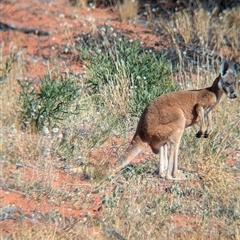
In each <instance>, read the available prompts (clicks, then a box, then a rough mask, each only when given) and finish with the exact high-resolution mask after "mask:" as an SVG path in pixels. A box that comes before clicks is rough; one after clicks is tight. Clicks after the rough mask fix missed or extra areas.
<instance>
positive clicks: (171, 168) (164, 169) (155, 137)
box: [115, 62, 236, 179]
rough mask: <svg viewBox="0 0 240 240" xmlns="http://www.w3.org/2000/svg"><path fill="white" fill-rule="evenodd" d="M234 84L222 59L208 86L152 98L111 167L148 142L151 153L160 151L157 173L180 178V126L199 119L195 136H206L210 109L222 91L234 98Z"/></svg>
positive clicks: (121, 163)
mask: <svg viewBox="0 0 240 240" xmlns="http://www.w3.org/2000/svg"><path fill="white" fill-rule="evenodd" d="M235 84H236V83H235V79H234V77H233V73H232V71H231V69H230V65H229V63H227V62H225V63H224V64H223V66H222V74H220V75H219V76H218V77H217V78H216V79H215V81H214V82H213V84H212V86H211V87H208V88H204V89H199V90H190V91H179V92H170V93H167V94H164V95H161V96H159V97H157V98H156V99H154V100H153V101H152V102H150V104H149V105H148V106H147V107H146V108H145V110H144V111H143V113H142V115H141V117H140V120H139V122H138V126H137V130H136V133H135V135H134V137H133V140H132V142H131V145H130V147H129V148H128V150H127V151H126V153H125V155H124V156H122V157H121V158H120V159H119V161H118V162H117V165H116V167H115V171H119V170H120V169H122V168H123V167H124V166H126V165H127V164H128V163H130V161H131V160H132V159H133V158H134V157H135V156H136V155H137V154H138V153H139V152H140V151H141V150H143V149H144V147H145V145H146V144H148V145H150V147H151V149H152V151H153V153H155V154H158V153H160V169H159V173H160V176H161V177H165V178H166V179H184V176H183V174H182V173H181V172H180V171H179V170H178V166H177V158H178V149H179V144H180V140H181V137H182V134H183V132H184V129H185V128H187V127H190V126H192V125H193V124H195V123H196V122H198V121H200V130H199V131H198V132H197V134H196V137H201V136H202V135H203V136H204V137H208V136H209V134H210V133H211V131H212V117H211V111H212V109H213V108H214V107H215V106H216V105H217V104H218V103H219V101H220V99H221V97H222V95H223V93H224V92H225V93H226V94H228V97H229V98H236V94H235V92H234V91H235V86H236V85H235ZM205 120H207V122H208V124H206V121H205ZM168 149H169V151H168Z"/></svg>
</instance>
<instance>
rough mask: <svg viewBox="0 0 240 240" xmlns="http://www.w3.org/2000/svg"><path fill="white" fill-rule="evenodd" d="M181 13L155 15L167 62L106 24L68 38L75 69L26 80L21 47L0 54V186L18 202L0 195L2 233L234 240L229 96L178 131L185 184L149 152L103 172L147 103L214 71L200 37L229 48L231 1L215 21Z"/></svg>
mask: <svg viewBox="0 0 240 240" xmlns="http://www.w3.org/2000/svg"><path fill="white" fill-rule="evenodd" d="M79 2H81V1H79ZM83 2H85V3H86V1H83ZM192 11H193V12H189V11H187V10H183V11H182V12H177V13H175V14H173V16H172V19H170V20H172V23H171V21H167V20H166V19H163V18H161V16H158V18H156V21H159V22H158V24H159V25H161V24H162V23H164V24H165V25H164V26H165V28H164V29H165V32H164V33H165V34H166V35H165V36H166V37H167V38H168V39H171V41H172V43H173V45H171V46H170V47H171V48H172V52H177V53H178V58H177V59H178V66H177V67H176V68H173V67H172V65H174V66H176V64H175V62H176V58H174V59H173V60H172V59H170V57H171V54H168V55H166V53H162V52H157V51H155V50H154V49H149V48H146V47H143V46H142V45H141V43H140V42H139V41H133V39H128V38H127V37H124V36H123V35H121V34H120V33H119V32H117V31H115V29H113V30H112V28H111V26H108V27H107V26H100V27H95V28H94V29H95V30H94V32H90V33H89V34H82V35H80V36H78V37H77V38H76V40H77V42H76V46H77V47H76V48H77V49H78V50H79V55H80V59H81V61H82V64H84V65H85V66H86V74H85V75H84V76H83V77H82V76H81V77H76V76H73V75H71V74H66V75H64V77H62V76H61V75H60V76H59V77H55V76H53V75H50V74H46V75H45V77H43V78H42V80H41V81H40V82H39V83H36V82H33V83H32V84H30V82H31V81H29V79H25V78H24V74H23V72H24V71H25V70H24V55H21V54H20V53H15V54H11V55H8V56H5V55H4V54H3V52H1V54H2V55H1V58H0V60H1V73H2V76H1V77H0V80H1V81H0V84H1V98H0V101H1V127H2V128H1V138H0V152H1V159H0V161H1V167H0V168H1V171H0V178H1V186H2V189H1V194H2V196H3V197H4V196H5V195H4V194H6V195H8V194H9V193H12V194H14V198H15V199H17V200H18V201H23V204H19V205H17V204H15V205H13V204H6V203H1V209H0V217H1V219H2V226H3V227H5V225H4V224H6V223H7V221H11V225H12V223H14V225H13V226H14V227H13V229H12V230H11V231H6V232H5V233H4V235H3V239H40V238H47V239H89V240H90V239H100V240H101V239H116V238H117V237H118V238H120V237H121V236H122V239H128V240H131V239H139V240H141V239H234V240H238V239H239V236H240V230H239V229H240V195H239V193H240V163H239V162H240V160H239V153H240V141H239V136H240V118H239V103H240V101H239V98H238V99H236V100H234V101H230V100H228V99H224V100H223V101H222V102H221V103H220V104H219V106H218V108H217V109H216V110H215V111H214V113H213V122H214V132H213V134H212V135H211V136H210V138H209V139H197V138H195V132H196V130H195V129H187V130H186V131H185V133H184V136H183V138H182V142H181V149H180V155H179V160H180V161H179V165H180V168H182V169H183V170H184V171H185V172H186V173H187V174H188V180H187V181H183V182H168V181H164V180H161V179H160V178H159V176H158V174H157V173H156V170H157V169H158V159H157V158H156V157H155V156H154V155H150V154H149V155H143V157H142V158H141V157H140V163H138V164H134V163H133V164H132V165H129V166H127V167H126V168H124V169H123V170H122V172H121V173H119V174H118V175H117V176H115V177H112V176H109V175H107V172H108V168H111V164H112V162H114V161H115V159H116V158H117V157H118V156H119V155H120V154H121V153H122V152H123V150H124V149H125V147H126V145H127V142H128V141H129V139H130V138H131V136H132V134H133V133H134V130H135V127H136V124H137V120H138V117H136V116H139V115H140V114H141V111H142V109H143V108H144V107H145V106H146V104H147V103H148V102H149V101H150V100H151V99H153V98H155V97H156V96H158V95H160V94H163V93H165V92H168V91H173V90H175V89H179V88H183V89H189V88H201V87H205V86H207V85H209V84H210V83H211V82H212V80H213V79H214V78H215V77H217V76H218V74H219V69H218V65H219V64H218V62H217V61H216V60H215V59H214V57H213V56H206V55H201V52H204V51H205V50H206V48H205V45H204V44H202V45H201V44H200V43H201V41H200V40H201V36H202V39H203V41H205V43H207V44H208V47H207V49H214V48H216V49H217V50H218V51H220V50H221V48H222V47H223V48H225V47H229V49H230V50H231V51H232V53H234V54H236V53H238V52H239V50H238V49H239V44H240V42H239V36H238V35H237V34H238V33H239V31H237V29H236V26H237V25H235V24H238V22H237V21H238V20H236V19H238V15H239V14H238V11H239V9H238V8H236V9H234V8H233V9H231V10H229V11H226V12H224V13H223V15H222V17H223V18H224V19H225V20H226V19H228V20H226V21H224V20H223V19H219V21H216V22H213V21H212V20H211V21H210V17H211V19H213V18H214V16H209V14H208V13H207V12H206V10H205V9H204V8H199V9H193V10H192ZM230 12H231V14H230ZM192 13H194V14H193V15H192ZM233 13H234V14H233ZM123 14H124V12H123ZM200 16H201V17H200ZM225 17H226V18H225ZM121 18H122V17H121ZM192 18H194V20H193V21H192V20H191V21H190V19H192ZM230 18H231V19H232V20H231V19H230ZM188 23H189V24H188ZM223 23H224V24H223ZM171 24H174V27H176V32H175V31H174V28H173V25H171ZM230 25H231V26H230ZM185 26H186V28H184V27H185ZM213 29H215V30H216V29H217V31H216V32H214V31H213ZM213 32H214V34H215V35H214V34H213ZM234 32H236V35H234ZM115 34H116V35H115ZM223 36H226V37H227V39H228V41H229V42H230V45H226V43H225V42H224V41H223ZM180 37H181V39H182V40H183V42H184V45H182V44H181V42H179V41H177V40H178V39H179V38H180ZM139 40H140V39H139ZM79 43H81V44H80V46H79ZM194 43H197V46H198V47H199V49H200V50H201V51H200V52H199V53H198V55H197V56H196V55H195V54H193V51H192V48H188V49H187V53H184V50H185V47H186V46H191V47H193V46H194ZM205 52H206V51H205ZM190 53H191V54H190ZM171 62H174V64H171ZM50 72H53V71H50ZM236 77H237V78H239V77H240V76H239V73H238V72H237V73H236ZM18 79H21V80H19V83H20V84H19V83H18V81H17V80H18ZM173 79H174V81H173ZM175 80H177V81H175ZM175 82H176V83H175ZM19 100H20V104H19ZM17 103H18V104H17ZM76 114H77V115H76ZM23 123H24V125H25V128H22V124H23ZM32 128H34V129H37V130H39V131H30V130H32ZM44 129H45V130H44ZM146 151H147V150H146ZM232 161H233V162H234V164H232ZM17 203H18V202H17ZM32 206H34V207H32ZM120 239H121V238H120Z"/></svg>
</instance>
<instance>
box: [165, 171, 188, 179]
mask: <svg viewBox="0 0 240 240" xmlns="http://www.w3.org/2000/svg"><path fill="white" fill-rule="evenodd" d="M166 180H172V181H174V180H176V181H183V180H187V177H186V175H185V174H184V173H183V171H182V170H177V173H176V174H174V176H172V175H169V174H167V175H166Z"/></svg>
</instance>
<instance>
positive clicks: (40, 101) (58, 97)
mask: <svg viewBox="0 0 240 240" xmlns="http://www.w3.org/2000/svg"><path fill="white" fill-rule="evenodd" d="M18 83H19V84H20V86H21V88H22V92H21V93H20V106H21V121H22V123H23V124H24V126H26V127H27V126H30V127H33V128H37V130H40V129H41V128H42V127H43V126H50V127H51V126H53V125H54V124H56V123H59V122H61V121H62V120H64V119H66V118H67V117H68V116H69V115H71V114H78V112H79V106H78V103H77V99H79V97H80V96H79V88H78V87H77V85H76V81H75V80H74V79H64V78H63V77H60V80H57V78H51V77H50V75H49V74H47V75H45V76H44V77H43V78H42V79H41V83H40V86H39V88H36V87H33V85H32V84H31V83H26V82H22V81H20V80H18Z"/></svg>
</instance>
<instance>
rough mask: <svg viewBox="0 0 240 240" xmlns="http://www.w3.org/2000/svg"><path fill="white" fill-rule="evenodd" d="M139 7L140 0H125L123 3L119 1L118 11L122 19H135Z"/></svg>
mask: <svg viewBox="0 0 240 240" xmlns="http://www.w3.org/2000/svg"><path fill="white" fill-rule="evenodd" d="M138 8H139V3H138V0H123V3H120V1H118V3H117V12H118V15H119V17H120V19H121V20H122V21H128V20H133V19H135V18H136V17H137V14H138Z"/></svg>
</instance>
